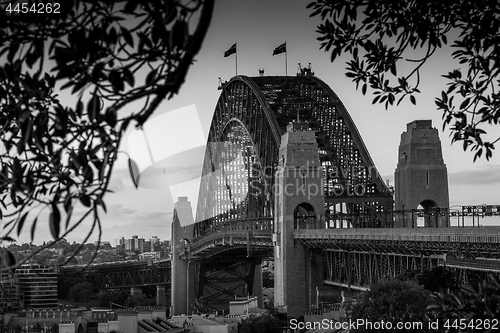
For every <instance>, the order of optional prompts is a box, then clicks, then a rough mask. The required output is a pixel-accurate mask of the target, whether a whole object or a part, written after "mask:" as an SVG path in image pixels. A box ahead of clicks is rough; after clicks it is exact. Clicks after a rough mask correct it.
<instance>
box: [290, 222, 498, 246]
mask: <svg viewBox="0 0 500 333" xmlns="http://www.w3.org/2000/svg"><path fill="white" fill-rule="evenodd" d="M294 238H296V239H346V240H347V239H356V240H391V241H424V242H428V241H431V242H432V241H435V242H460V243H463V242H465V243H500V226H498V227H497V226H494V227H465V228H462V227H449V228H413V229H408V228H356V229H347V228H346V229H314V230H312V229H311V230H297V231H295V232H294Z"/></svg>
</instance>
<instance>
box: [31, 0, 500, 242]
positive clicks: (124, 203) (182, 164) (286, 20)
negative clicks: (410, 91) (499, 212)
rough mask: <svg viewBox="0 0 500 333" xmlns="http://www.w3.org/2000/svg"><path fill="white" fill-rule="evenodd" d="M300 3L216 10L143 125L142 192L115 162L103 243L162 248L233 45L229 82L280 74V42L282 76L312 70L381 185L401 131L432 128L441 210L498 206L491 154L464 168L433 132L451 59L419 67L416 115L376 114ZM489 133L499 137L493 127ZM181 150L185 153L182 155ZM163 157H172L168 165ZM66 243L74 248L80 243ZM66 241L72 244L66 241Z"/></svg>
mask: <svg viewBox="0 0 500 333" xmlns="http://www.w3.org/2000/svg"><path fill="white" fill-rule="evenodd" d="M307 4H308V1H286V0H271V1H270V0H252V1H250V0H217V1H216V5H215V11H214V15H213V19H212V24H211V26H210V28H209V31H208V34H207V37H206V39H205V41H204V44H203V47H202V49H201V52H200V53H199V55H198V56H197V57H196V62H195V63H194V65H193V66H192V67H191V69H190V71H189V74H188V76H187V80H186V83H185V84H184V85H183V87H182V88H181V91H180V94H179V95H178V96H176V97H174V98H173V99H171V100H170V101H166V102H164V103H163V104H162V105H161V106H160V107H159V109H158V111H157V114H156V117H158V118H157V119H156V120H155V119H151V120H149V122H150V124H151V125H149V128H148V127H147V126H146V128H145V132H147V136H148V138H149V141H150V142H151V141H152V140H151V138H153V141H155V143H154V144H155V147H156V148H155V149H156V151H157V152H158V153H157V154H159V155H158V159H157V158H155V161H154V162H155V163H154V164H153V165H150V166H149V169H148V170H149V171H151V176H150V177H149V176H148V175H146V174H145V175H144V177H143V180H142V181H143V183H141V186H140V187H141V188H139V189H135V188H134V186H133V184H132V182H131V180H130V176H129V172H128V169H127V166H126V159H125V158H123V159H122V160H119V161H118V165H117V167H116V170H115V172H114V175H113V178H112V184H111V189H112V190H114V192H115V193H113V194H110V195H109V196H108V197H107V199H106V202H107V206H108V214H107V216H105V217H104V218H103V239H104V240H109V241H111V242H112V244H114V240H115V239H118V238H120V237H122V236H123V237H126V238H130V237H131V236H132V235H139V237H144V238H146V239H148V238H150V237H151V236H153V235H155V236H158V237H160V238H161V239H169V238H170V222H171V220H172V210H173V202H174V201H175V198H176V197H177V196H180V195H187V196H190V199H191V200H193V199H196V198H193V197H194V196H196V195H197V188H196V186H194V185H193V183H192V182H189V180H191V179H196V178H198V177H199V173H200V169H201V163H202V158H203V149H204V148H203V147H202V145H203V143H201V144H200V142H204V140H205V139H204V138H205V137H206V133H207V132H208V128H209V126H210V121H211V117H212V114H213V112H214V109H215V105H216V103H217V99H218V97H219V94H220V91H219V90H217V86H218V78H219V77H221V78H222V79H223V80H229V79H230V78H231V77H232V76H234V75H235V59H236V57H235V56H234V55H232V56H230V57H228V58H224V57H223V54H224V51H226V50H227V49H228V48H229V47H230V46H231V45H232V44H233V43H235V42H237V57H238V74H241V75H247V76H257V75H258V70H259V68H264V69H265V75H285V62H284V61H285V59H284V55H283V54H282V55H277V56H274V57H273V56H272V52H273V50H274V48H275V47H277V46H278V45H280V44H281V43H283V42H285V41H286V43H287V50H288V53H287V56H288V75H295V74H296V72H297V64H298V63H301V64H303V65H307V64H308V63H311V64H312V67H313V71H314V72H315V75H316V76H317V77H319V78H320V79H322V80H323V81H325V82H326V83H327V84H328V85H329V86H330V87H331V88H332V89H333V90H334V91H335V92H336V94H337V95H338V96H339V98H340V99H341V100H342V102H343V103H344V105H345V106H346V108H347V110H348V111H349V113H350V115H351V117H352V118H353V120H354V122H355V124H356V126H357V127H358V130H359V132H360V134H361V136H362V138H363V140H364V142H365V144H366V146H367V148H368V150H369V152H370V154H371V156H372V159H373V160H374V162H375V165H376V166H377V168H378V170H379V172H380V174H381V175H382V176H383V177H384V179H389V180H390V182H391V183H393V173H394V169H395V168H396V164H397V158H398V157H397V153H398V145H399V140H400V135H401V133H402V132H403V131H404V130H405V129H406V124H407V123H409V122H411V121H413V120H416V119H432V122H433V125H434V126H435V127H436V128H438V129H439V130H440V137H441V141H442V146H443V154H444V160H445V163H446V165H447V167H448V173H449V191H450V205H465V204H500V198H499V195H498V192H499V191H498V188H499V186H500V172H499V171H500V151H499V152H497V153H496V154H495V155H494V157H493V158H492V159H491V160H490V161H489V162H487V161H486V160H480V161H477V162H476V163H473V162H472V160H473V154H472V153H470V152H464V151H463V149H462V148H461V146H460V145H453V146H452V145H451V140H450V138H449V131H446V130H445V132H442V131H441V128H442V122H441V113H440V112H439V111H437V110H436V106H435V104H434V98H435V96H439V95H440V92H441V90H445V89H446V80H445V79H443V78H442V77H441V76H440V75H441V74H445V73H447V72H448V70H451V69H453V68H455V67H456V63H454V61H452V60H451V57H450V53H451V51H450V50H443V51H442V52H440V53H439V54H436V56H435V57H434V58H433V60H432V61H431V62H430V63H429V64H428V65H427V66H426V67H425V68H424V71H423V72H422V75H421V81H422V83H421V86H420V90H421V92H422V93H421V95H420V96H417V106H414V105H412V104H411V103H410V102H409V101H406V102H402V103H401V104H400V106H399V107H394V108H392V109H389V110H385V108H384V107H383V105H372V104H371V100H372V99H373V97H372V96H363V95H362V94H361V92H360V91H356V90H355V85H354V84H353V83H351V81H350V80H349V79H347V78H346V77H345V75H344V73H345V71H344V68H345V67H346V66H345V60H346V59H342V58H340V59H337V60H336V62H335V63H334V64H332V63H331V62H330V55H329V54H327V53H325V52H324V51H320V50H319V46H320V43H319V42H318V41H317V40H316V37H317V36H318V34H317V33H316V32H315V29H316V26H317V25H318V24H319V23H320V21H319V18H317V17H314V18H309V14H310V10H307V9H306V8H305V7H306V5H307ZM180 108H186V109H185V110H187V111H186V112H185V116H184V118H183V117H182V116H181V117H180V118H179V116H178V113H176V111H178V109H180ZM162 117H163V118H162ZM166 120H168V121H166ZM161 124H170V125H171V124H175V125H174V126H173V128H172V126H168V125H166V127H165V128H162V126H158V125H161ZM490 132H492V133H493V132H496V134H497V135H498V134H499V133H498V132H499V128H498V127H497V128H495V129H494V130H493V129H491V130H490ZM186 134H188V136H186ZM129 135H130V137H129V138H128V139H127V140H124V146H123V147H121V149H122V150H125V151H129V152H130V151H135V153H137V154H139V155H140V148H141V142H140V139H137V138H138V136H137V133H133V132H131V133H130V134H129ZM162 148H163V149H165V150H162ZM134 149H135V150H134ZM184 150H188V151H187V152H182V151H184ZM138 151H139V152H138ZM176 152H178V153H177V154H176ZM179 152H181V153H179ZM171 154H174V155H175V156H173V157H168V155H171ZM143 163H145V164H148V162H144V161H143ZM150 164H151V163H150ZM148 177H149V178H148ZM176 184H177V186H176ZM179 184H181V186H179ZM39 231H40V232H39V235H38V236H37V240H36V241H35V242H36V243H38V242H40V241H41V240H43V238H45V239H49V238H50V236H49V233H48V230H47V232H46V233H45V230H42V229H40V230H39ZM38 237H39V238H38ZM73 237H74V239H75V240H78V239H79V238H78V237H79V234H78V233H75V234H74V236H73ZM70 240H73V239H72V238H71V237H70Z"/></svg>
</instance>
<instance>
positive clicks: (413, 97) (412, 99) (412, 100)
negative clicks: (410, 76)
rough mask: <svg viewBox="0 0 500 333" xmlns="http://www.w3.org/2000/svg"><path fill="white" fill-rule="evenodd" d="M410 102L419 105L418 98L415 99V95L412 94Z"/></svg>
mask: <svg viewBox="0 0 500 333" xmlns="http://www.w3.org/2000/svg"><path fill="white" fill-rule="evenodd" d="M410 102H411V103H412V104H413V105H417V100H416V99H415V96H413V95H410Z"/></svg>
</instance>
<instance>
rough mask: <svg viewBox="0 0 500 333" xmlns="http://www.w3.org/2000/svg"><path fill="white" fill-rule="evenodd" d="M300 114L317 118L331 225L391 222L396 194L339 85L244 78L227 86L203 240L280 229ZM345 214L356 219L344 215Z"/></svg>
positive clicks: (210, 151)
mask: <svg viewBox="0 0 500 333" xmlns="http://www.w3.org/2000/svg"><path fill="white" fill-rule="evenodd" d="M297 118H300V120H301V121H307V122H309V125H310V127H311V128H312V130H314V131H315V132H316V138H317V142H318V146H319V153H320V160H321V164H322V166H323V175H324V194H325V202H326V204H325V213H324V215H323V216H324V221H325V225H326V226H328V227H342V226H348V227H381V226H389V225H386V224H385V223H390V222H386V221H387V220H383V219H381V218H380V216H383V212H387V211H389V210H391V209H392V194H391V192H390V190H389V188H388V187H387V185H386V184H385V183H384V181H383V180H382V178H381V177H380V175H379V173H378V171H377V169H376V168H375V165H374V163H373V161H372V159H371V157H370V154H369V152H368V150H367V148H366V146H365V145H364V143H363V140H362V139H361V136H360V134H359V132H358V130H357V128H356V126H355V124H354V122H353V120H352V118H351V117H350V115H349V113H348V112H347V110H346V108H345V107H344V105H343V104H342V102H341V101H340V99H339V98H338V96H337V95H336V94H335V93H334V92H333V91H332V89H330V87H328V85H327V84H326V83H324V82H323V81H322V80H320V79H319V78H317V77H315V76H311V75H302V76H261V77H252V78H251V77H247V76H242V75H240V76H235V77H233V78H232V79H231V80H230V81H229V82H227V83H225V84H224V85H223V87H222V92H221V95H220V97H219V100H218V102H217V105H216V108H215V112H214V115H213V119H212V124H211V126H210V131H209V135H208V142H207V149H206V153H205V159H204V165H203V172H202V182H201V185H200V192H199V198H198V207H197V216H196V223H195V227H194V238H195V240H196V239H201V238H203V237H206V236H208V235H210V234H213V233H214V232H217V233H218V234H220V232H221V231H233V230H245V229H246V230H248V229H253V230H269V232H271V231H272V218H273V204H274V195H275V194H276V193H275V192H276V188H275V187H274V174H275V172H276V167H277V162H278V158H279V156H278V149H279V145H280V140H281V134H282V133H283V132H284V131H285V128H286V125H287V124H288V123H289V122H291V121H294V120H295V119H297ZM342 213H349V214H350V216H351V218H350V219H345V218H341V217H340V216H343V215H342ZM344 223H345V225H343V224H344ZM202 248H203V247H200V251H201V250H202Z"/></svg>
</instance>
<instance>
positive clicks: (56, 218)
mask: <svg viewBox="0 0 500 333" xmlns="http://www.w3.org/2000/svg"><path fill="white" fill-rule="evenodd" d="M49 226H50V233H51V234H52V238H54V239H58V238H59V232H60V230H61V213H60V212H59V209H58V208H57V204H56V203H55V202H52V212H51V213H50V216H49Z"/></svg>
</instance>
